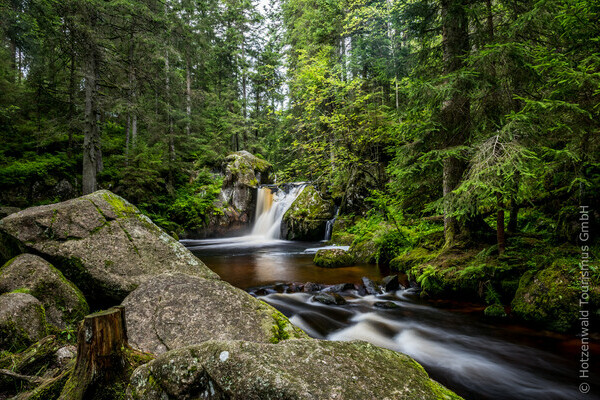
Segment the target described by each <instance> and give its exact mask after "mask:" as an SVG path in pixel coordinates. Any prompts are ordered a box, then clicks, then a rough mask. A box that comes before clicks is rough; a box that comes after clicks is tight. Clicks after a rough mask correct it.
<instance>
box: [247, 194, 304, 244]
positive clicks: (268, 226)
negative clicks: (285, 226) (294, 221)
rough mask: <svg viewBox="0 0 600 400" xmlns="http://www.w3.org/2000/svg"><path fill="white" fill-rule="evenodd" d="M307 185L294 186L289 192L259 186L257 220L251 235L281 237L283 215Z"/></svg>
mask: <svg viewBox="0 0 600 400" xmlns="http://www.w3.org/2000/svg"><path fill="white" fill-rule="evenodd" d="M305 187H306V184H300V185H297V186H292V187H291V188H290V190H289V192H286V191H285V190H283V189H280V188H277V189H275V190H274V189H271V188H270V187H261V188H259V189H258V198H257V203H256V218H255V221H256V222H255V223H254V227H253V229H252V233H251V236H254V237H261V238H264V239H279V236H280V231H281V221H282V220H283V216H284V215H285V213H286V211H287V210H288V209H289V208H290V206H291V205H292V203H293V202H294V200H296V198H297V197H298V196H299V195H300V193H302V190H304V188H305Z"/></svg>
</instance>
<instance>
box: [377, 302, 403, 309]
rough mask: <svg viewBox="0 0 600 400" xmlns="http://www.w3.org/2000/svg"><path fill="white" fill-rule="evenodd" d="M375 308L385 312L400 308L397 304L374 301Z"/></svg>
mask: <svg viewBox="0 0 600 400" xmlns="http://www.w3.org/2000/svg"><path fill="white" fill-rule="evenodd" d="M375 307H377V308H383V309H386V310H393V309H396V308H401V307H400V306H399V305H398V304H396V303H394V302H393V301H376V302H375Z"/></svg>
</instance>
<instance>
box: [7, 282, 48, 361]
mask: <svg viewBox="0 0 600 400" xmlns="http://www.w3.org/2000/svg"><path fill="white" fill-rule="evenodd" d="M46 334H47V328H46V313H45V311H44V306H42V304H41V303H40V302H39V301H38V300H37V299H36V298H35V297H33V296H32V295H30V294H28V293H22V292H15V293H5V294H3V295H0V350H11V351H18V350H22V349H24V348H26V347H28V346H29V345H31V344H32V343H35V342H37V341H38V340H40V339H41V338H43V337H44V336H46Z"/></svg>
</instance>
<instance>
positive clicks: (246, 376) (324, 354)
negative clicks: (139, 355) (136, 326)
mask: <svg viewBox="0 0 600 400" xmlns="http://www.w3.org/2000/svg"><path fill="white" fill-rule="evenodd" d="M127 392H128V396H129V397H130V398H131V399H134V400H137V399H145V400H159V399H173V400H175V399H244V400H265V399H298V400H300V399H302V400H309V399H315V400H325V399H339V400H342V399H347V400H356V399H397V400H399V399H411V400H412V399H421V400H428V399H460V397H459V396H457V395H456V394H454V393H452V392H451V391H449V390H448V389H446V388H445V387H444V386H442V385H440V384H439V383H437V382H435V381H433V380H431V379H430V378H429V376H428V375H427V373H426V372H425V370H424V369H423V368H422V367H421V366H420V365H419V364H418V363H417V362H416V361H414V360H413V359H412V358H410V357H408V356H406V355H404V354H401V353H397V352H395V351H391V350H386V349H382V348H380V347H376V346H373V345H372V344H369V343H366V342H358V341H355V342H331V341H320V340H311V339H308V340H290V341H286V342H283V343H280V344H276V345H273V344H265V343H251V342H243V341H222V342H221V341H211V342H206V343H203V344H201V345H199V346H191V347H186V348H183V349H179V350H175V351H172V352H169V353H166V354H163V355H162V356H160V357H158V358H157V359H156V360H154V361H152V362H150V363H148V364H146V365H143V366H141V367H139V368H138V369H137V370H136V371H135V372H134V373H133V375H132V377H131V383H130V384H129V387H128V389H127Z"/></svg>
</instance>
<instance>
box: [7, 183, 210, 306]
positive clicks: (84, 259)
mask: <svg viewBox="0 0 600 400" xmlns="http://www.w3.org/2000/svg"><path fill="white" fill-rule="evenodd" d="M20 253H36V254H40V255H41V256H42V257H43V258H44V259H46V260H48V261H49V262H51V263H52V264H53V265H54V266H55V267H56V268H58V269H59V270H60V271H61V272H62V273H63V274H64V275H65V277H66V278H67V279H69V280H70V281H72V282H73V283H74V284H75V285H77V287H78V288H79V289H81V291H82V292H83V293H84V295H85V296H86V298H87V299H88V301H90V303H92V304H93V305H95V306H100V307H106V306H110V305H114V304H118V303H119V302H120V301H122V300H123V299H124V298H125V296H127V294H129V293H130V292H131V291H133V290H134V289H135V288H136V287H137V286H139V285H140V284H141V283H142V282H144V281H146V280H147V279H148V278H150V277H152V276H154V275H158V274H160V273H162V272H168V271H173V272H183V273H186V274H189V275H195V276H201V277H205V278H210V279H219V277H218V275H216V274H215V273H214V272H212V271H211V270H210V269H209V268H208V267H206V266H205V265H204V264H203V263H202V261H200V260H199V259H198V258H196V257H195V256H194V255H193V254H192V253H190V252H189V251H188V250H187V249H186V248H185V247H184V246H183V245H182V244H180V243H179V242H178V241H176V240H175V239H173V238H172V237H171V236H169V235H167V234H166V233H165V232H164V231H163V230H162V229H160V228H159V227H158V226H156V225H155V224H154V223H153V222H152V221H151V220H150V219H149V218H148V217H146V216H145V215H143V214H142V213H141V212H140V211H139V210H138V209H137V208H136V207H135V206H133V205H132V204H131V203H129V202H128V201H126V200H125V199H123V198H121V197H119V196H117V195H115V194H113V193H111V192H109V191H107V190H99V191H97V192H94V193H92V194H89V195H87V196H83V197H79V198H77V199H73V200H68V201H65V202H62V203H57V204H50V205H45V206H39V207H32V208H28V209H26V210H23V211H20V212H18V213H16V214H12V215H9V216H8V217H6V218H4V219H2V220H1V221H0V259H2V260H1V261H6V260H8V259H10V258H12V257H14V256H16V255H18V254H20Z"/></svg>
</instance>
